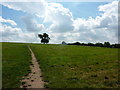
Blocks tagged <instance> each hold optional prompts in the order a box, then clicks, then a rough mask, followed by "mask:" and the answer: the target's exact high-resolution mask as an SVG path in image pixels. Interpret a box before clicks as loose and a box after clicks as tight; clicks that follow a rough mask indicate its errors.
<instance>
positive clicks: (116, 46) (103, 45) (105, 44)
mask: <svg viewBox="0 0 120 90" xmlns="http://www.w3.org/2000/svg"><path fill="white" fill-rule="evenodd" d="M67 45H81V46H96V47H109V48H120V44H110V43H109V42H104V44H103V43H99V42H98V43H95V44H94V43H80V42H75V43H68V44H67Z"/></svg>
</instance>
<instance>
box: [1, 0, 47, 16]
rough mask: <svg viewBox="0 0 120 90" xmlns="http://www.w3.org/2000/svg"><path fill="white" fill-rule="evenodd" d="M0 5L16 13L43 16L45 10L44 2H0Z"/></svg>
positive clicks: (42, 0)
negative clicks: (21, 12)
mask: <svg viewBox="0 0 120 90" xmlns="http://www.w3.org/2000/svg"><path fill="white" fill-rule="evenodd" d="M0 4H2V5H4V6H6V7H8V8H10V9H14V10H17V11H23V12H26V13H29V14H33V15H37V16H40V17H42V16H44V13H45V10H46V4H47V3H46V1H45V0H40V1H39V2H0Z"/></svg>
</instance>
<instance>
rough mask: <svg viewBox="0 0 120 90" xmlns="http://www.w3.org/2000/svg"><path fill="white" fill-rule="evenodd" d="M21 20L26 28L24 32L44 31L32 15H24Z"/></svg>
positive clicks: (42, 26)
mask: <svg viewBox="0 0 120 90" xmlns="http://www.w3.org/2000/svg"><path fill="white" fill-rule="evenodd" d="M22 20H23V22H24V24H25V26H26V30H27V31H28V32H34V33H38V32H40V31H44V30H45V27H44V25H43V24H38V22H37V21H36V19H34V17H33V16H32V15H26V16H23V17H22Z"/></svg>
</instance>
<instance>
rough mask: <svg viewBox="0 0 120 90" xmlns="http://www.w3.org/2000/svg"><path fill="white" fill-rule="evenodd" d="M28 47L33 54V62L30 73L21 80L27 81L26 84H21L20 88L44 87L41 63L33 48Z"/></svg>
mask: <svg viewBox="0 0 120 90" xmlns="http://www.w3.org/2000/svg"><path fill="white" fill-rule="evenodd" d="M28 48H29V50H30V52H31V56H32V64H31V65H30V68H31V73H29V75H28V76H26V77H25V79H24V80H22V81H21V82H25V84H24V85H22V86H20V88H44V82H43V81H42V76H41V70H40V68H39V64H38V62H37V60H36V57H35V55H34V53H33V51H32V50H31V48H30V47H28Z"/></svg>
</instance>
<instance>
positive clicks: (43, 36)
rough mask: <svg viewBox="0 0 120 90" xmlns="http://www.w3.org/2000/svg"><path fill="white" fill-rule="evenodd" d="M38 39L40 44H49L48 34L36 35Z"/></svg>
mask: <svg viewBox="0 0 120 90" xmlns="http://www.w3.org/2000/svg"><path fill="white" fill-rule="evenodd" d="M38 37H39V38H40V39H41V43H44V44H47V43H49V40H50V38H49V35H48V34H46V33H43V35H42V34H38Z"/></svg>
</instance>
